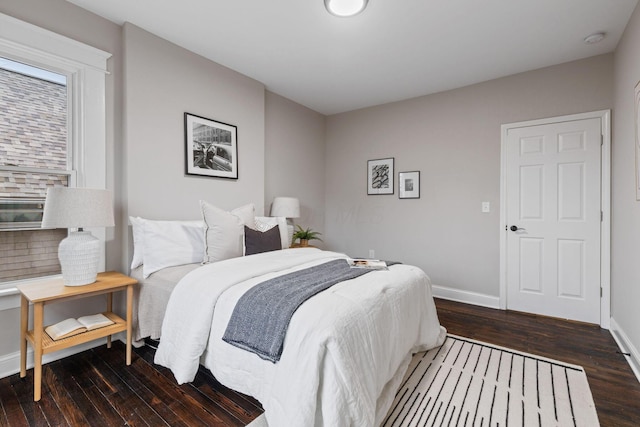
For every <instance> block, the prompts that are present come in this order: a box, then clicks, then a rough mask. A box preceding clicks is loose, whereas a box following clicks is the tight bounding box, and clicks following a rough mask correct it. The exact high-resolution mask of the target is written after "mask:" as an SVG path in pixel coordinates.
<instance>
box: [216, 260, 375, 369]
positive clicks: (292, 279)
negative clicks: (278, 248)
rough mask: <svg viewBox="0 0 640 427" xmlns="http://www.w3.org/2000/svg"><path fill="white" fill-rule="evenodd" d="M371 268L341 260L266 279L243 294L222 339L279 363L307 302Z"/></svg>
mask: <svg viewBox="0 0 640 427" xmlns="http://www.w3.org/2000/svg"><path fill="white" fill-rule="evenodd" d="M370 271H372V270H368V269H360V268H351V267H349V264H348V263H347V261H346V260H344V259H338V260H334V261H330V262H327V263H324V264H320V265H317V266H314V267H310V268H307V269H304V270H300V271H296V272H293V273H289V274H285V275H284V276H280V277H276V278H274V279H270V280H267V281H266V282H262V283H260V284H258V285H256V286H254V287H253V288H251V289H249V290H248V291H247V292H246V293H245V294H244V295H243V296H242V297H240V299H239V300H238V303H237V304H236V307H235V308H234V310H233V314H232V315H231V319H229V324H228V325H227V330H226V331H225V333H224V336H223V337H222V339H223V340H224V341H226V342H228V343H229V344H231V345H234V346H236V347H239V348H242V349H244V350H247V351H250V352H252V353H255V354H257V355H258V356H260V357H261V358H263V359H265V360H270V361H271V362H273V363H275V362H277V361H278V360H280V355H281V354H282V346H283V343H284V337H285V335H286V333H287V328H288V326H289V321H290V320H291V317H292V316H293V313H294V312H295V311H296V310H297V309H298V307H300V305H302V303H303V302H305V301H306V300H307V299H309V298H311V297H312V296H314V295H316V294H317V293H319V292H322V291H324V290H325V289H327V288H329V287H331V286H333V285H335V284H336V283H339V282H343V281H345V280H349V279H354V278H356V277H358V276H362V275H363V274H366V273H368V272H370Z"/></svg>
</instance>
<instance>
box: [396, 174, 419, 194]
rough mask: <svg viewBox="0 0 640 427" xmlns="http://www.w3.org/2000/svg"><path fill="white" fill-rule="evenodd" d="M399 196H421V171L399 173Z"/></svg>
mask: <svg viewBox="0 0 640 427" xmlns="http://www.w3.org/2000/svg"><path fill="white" fill-rule="evenodd" d="M398 197H400V198H401V199H419V198H420V171H411V172H400V173H399V174H398Z"/></svg>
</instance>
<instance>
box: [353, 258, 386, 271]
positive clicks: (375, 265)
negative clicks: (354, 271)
mask: <svg viewBox="0 0 640 427" xmlns="http://www.w3.org/2000/svg"><path fill="white" fill-rule="evenodd" d="M349 265H350V266H351V268H365V269H369V270H388V268H387V263H386V262H384V261H380V260H378V259H366V258H352V259H350V260H349Z"/></svg>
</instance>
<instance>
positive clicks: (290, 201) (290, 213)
mask: <svg viewBox="0 0 640 427" xmlns="http://www.w3.org/2000/svg"><path fill="white" fill-rule="evenodd" d="M271 216H281V217H284V218H287V231H288V232H289V244H291V243H293V218H300V200H298V199H297V198H295V197H276V198H274V199H273V203H272V204H271Z"/></svg>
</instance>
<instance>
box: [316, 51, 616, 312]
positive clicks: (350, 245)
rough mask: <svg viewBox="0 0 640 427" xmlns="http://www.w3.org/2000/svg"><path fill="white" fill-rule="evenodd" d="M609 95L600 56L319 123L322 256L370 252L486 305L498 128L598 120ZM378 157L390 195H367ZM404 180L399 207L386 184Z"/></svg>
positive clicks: (490, 287)
mask: <svg viewBox="0 0 640 427" xmlns="http://www.w3.org/2000/svg"><path fill="white" fill-rule="evenodd" d="M612 88H613V55H611V54H609V55H601V56H596V57H592V58H589V59H585V60H580V61H575V62H571V63H566V64H561V65H557V66H553V67H548V68H544V69H540V70H536V71H531V72H527V73H522V74H518V75H514V76H509V77H505V78H501V79H497V80H492V81H489V82H485V83H480V84H476V85H473V86H469V87H465V88H461V89H456V90H452V91H448V92H443V93H439V94H434V95H429V96H424V97H420V98H415V99H410V100H407V101H402V102H397V103H392V104H387V105H381V106H377V107H372V108H367V109H363V110H358V111H353V112H348V113H343V114H338V115H334V116H330V117H328V118H327V143H326V144H327V145H326V160H325V161H326V165H327V172H326V181H325V186H326V192H327V196H326V203H327V209H326V220H325V229H326V237H327V245H328V247H330V248H331V249H337V250H342V251H345V252H347V253H348V254H351V255H353V256H367V255H368V250H369V249H374V250H375V255H376V257H378V258H382V259H388V260H396V261H402V262H406V263H411V264H415V265H418V266H419V267H421V268H423V269H424V270H425V271H426V272H427V274H429V275H430V277H431V279H432V281H433V283H434V284H436V285H440V286H444V287H450V288H455V289H456V290H457V291H462V292H466V293H477V294H481V295H482V296H489V297H491V298H493V300H496V298H497V297H498V295H499V276H498V274H499V236H500V230H499V225H498V224H499V200H500V186H499V183H500V125H502V124H504V123H511V122H516V121H523V120H529V119H538V118H543V117H551V116H559V115H565V114H572V113H580V112H586V111H594V110H603V109H609V108H611V107H612V106H613V89H612ZM386 157H394V158H395V172H396V173H395V177H394V178H395V180H396V184H395V194H393V195H384V196H382V195H380V196H367V189H366V168H367V160H368V159H379V158H386ZM414 170H419V171H421V182H420V185H421V197H420V199H418V200H399V199H398V188H397V173H398V172H400V171H414ZM483 201H488V202H490V203H491V212H490V213H488V214H487V213H481V203H482V202H483Z"/></svg>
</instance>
